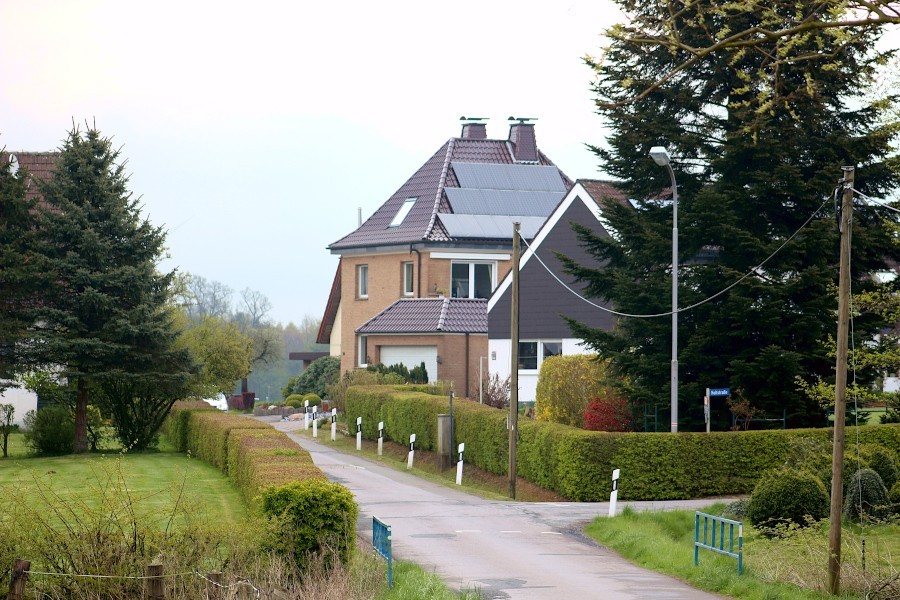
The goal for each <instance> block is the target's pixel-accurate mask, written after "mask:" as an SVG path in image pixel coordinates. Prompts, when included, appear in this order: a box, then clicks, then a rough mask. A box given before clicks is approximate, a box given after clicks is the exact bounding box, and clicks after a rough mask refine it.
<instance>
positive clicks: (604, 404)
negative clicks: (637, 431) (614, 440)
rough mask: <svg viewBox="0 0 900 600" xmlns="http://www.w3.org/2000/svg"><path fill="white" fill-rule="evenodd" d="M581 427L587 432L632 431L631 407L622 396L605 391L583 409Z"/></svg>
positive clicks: (611, 391)
mask: <svg viewBox="0 0 900 600" xmlns="http://www.w3.org/2000/svg"><path fill="white" fill-rule="evenodd" d="M582 427H584V429H587V430H588V431H632V430H633V429H634V427H633V425H632V415H631V406H629V404H628V400H626V399H625V398H624V397H623V396H622V395H620V394H618V393H616V392H614V391H613V390H605V394H604V396H597V397H595V398H594V399H593V400H591V401H590V402H588V405H587V406H586V407H585V409H584V416H583V424H582Z"/></svg>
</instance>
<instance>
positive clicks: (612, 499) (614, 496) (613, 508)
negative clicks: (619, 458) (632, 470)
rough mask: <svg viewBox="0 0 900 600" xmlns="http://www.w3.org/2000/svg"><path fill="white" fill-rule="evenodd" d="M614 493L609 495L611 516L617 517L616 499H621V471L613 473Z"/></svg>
mask: <svg viewBox="0 0 900 600" xmlns="http://www.w3.org/2000/svg"><path fill="white" fill-rule="evenodd" d="M612 482H613V484H612V492H611V493H610V495H609V516H611V517H614V516H616V499H617V498H618V497H619V469H616V470H614V471H613V476H612Z"/></svg>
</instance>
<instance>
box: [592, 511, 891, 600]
mask: <svg viewBox="0 0 900 600" xmlns="http://www.w3.org/2000/svg"><path fill="white" fill-rule="evenodd" d="M723 510H724V505H721V504H720V505H716V506H713V507H711V508H710V509H709V510H708V511H706V512H711V513H712V514H721V512H722V511H723ZM586 533H587V535H589V536H590V537H592V538H593V539H595V540H597V541H598V542H599V543H601V544H603V545H604V546H608V547H609V548H612V549H613V550H615V551H616V552H618V553H619V554H621V555H622V556H624V557H625V558H627V559H629V560H631V561H632V562H635V563H636V564H639V565H641V566H643V567H646V568H649V569H651V570H654V571H659V572H661V573H666V574H668V575H672V576H674V577H677V578H679V579H682V580H684V581H687V582H689V583H690V584H691V585H693V586H694V587H697V588H700V589H703V590H707V591H710V592H716V593H720V594H725V595H728V596H731V597H734V598H741V599H752V600H756V599H759V600H763V599H765V600H780V599H784V600H789V599H795V598H796V599H800V600H805V599H810V600H811V599H817V600H819V599H822V600H824V599H825V598H834V596H830V595H828V594H826V593H825V592H824V591H821V590H824V589H825V587H826V584H825V582H826V579H827V571H826V565H827V556H828V526H827V523H825V524H820V525H819V526H817V527H813V528H808V529H804V530H799V531H796V532H793V533H791V534H790V535H788V536H787V537H785V538H766V537H763V536H761V535H760V534H759V533H758V532H757V531H756V530H755V529H754V528H753V527H752V526H750V525H749V524H748V525H745V527H744V574H743V575H741V576H739V575H738V574H737V561H736V560H735V559H733V558H729V557H725V556H721V555H718V554H714V553H712V552H710V551H706V550H701V551H700V565H699V566H698V567H695V566H694V555H693V543H694V513H693V512H692V511H671V512H663V513H637V512H634V511H632V510H629V509H626V511H625V513H624V514H623V515H621V516H619V517H616V518H613V519H605V518H599V519H596V520H595V521H594V522H593V523H592V524H591V525H589V526H588V528H587V530H586ZM862 533H863V532H861V531H860V530H859V528H855V527H850V526H846V527H845V528H844V531H843V535H842V557H843V559H844V561H843V563H844V564H843V570H842V576H841V578H842V579H841V581H842V590H845V591H846V593H845V594H844V595H843V596H841V597H843V598H863V597H865V595H864V593H863V590H864V589H865V588H866V585H868V588H867V589H868V591H870V592H871V591H873V590H874V589H875V588H876V587H877V585H878V583H877V582H879V581H884V580H886V579H888V578H890V577H891V576H893V577H896V576H897V568H896V565H897V561H896V558H892V557H896V556H898V555H900V525H898V524H896V523H895V524H892V525H883V526H880V527H870V528H868V529H867V530H866V531H865V532H864V533H865V538H866V548H867V552H866V563H867V567H866V569H867V570H866V572H865V573H863V571H862V569H861V568H860V565H861V560H860V559H861V553H860V549H861V539H862V537H861V534H862ZM864 576H865V579H867V580H868V584H866V583H864V582H863V579H864ZM801 585H802V586H803V587H802V588H801V587H799V586H801ZM877 597H878V596H876V595H873V596H870V598H877ZM883 597H884V598H889V597H891V596H883Z"/></svg>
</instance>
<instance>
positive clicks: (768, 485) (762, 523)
mask: <svg viewBox="0 0 900 600" xmlns="http://www.w3.org/2000/svg"><path fill="white" fill-rule="evenodd" d="M829 504H830V503H829V496H828V491H826V490H825V486H824V485H822V482H821V481H820V480H819V478H818V477H816V476H815V475H813V474H811V473H807V472H804V471H795V470H793V469H777V470H772V471H767V472H766V473H764V474H763V476H762V477H761V478H760V480H759V482H758V483H757V484H756V487H754V488H753V495H752V496H750V504H749V505H748V507H747V516H748V517H750V522H751V523H753V524H754V525H756V526H757V527H774V526H776V525H778V524H781V523H795V524H797V525H806V524H807V522H806V519H808V518H810V519H812V520H813V521H819V520H821V519H824V518H825V517H827V516H828V510H829V507H830V506H829Z"/></svg>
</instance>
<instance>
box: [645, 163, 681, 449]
mask: <svg viewBox="0 0 900 600" xmlns="http://www.w3.org/2000/svg"><path fill="white" fill-rule="evenodd" d="M650 156H651V158H653V161H654V162H655V163H656V164H658V165H659V166H661V167H665V168H666V169H668V171H669V177H670V178H671V179H672V371H671V389H672V433H678V185H677V184H676V183H675V171H673V170H672V160H671V159H670V158H669V153H668V151H667V150H666V149H665V148H664V147H662V146H654V147H653V148H650Z"/></svg>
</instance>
